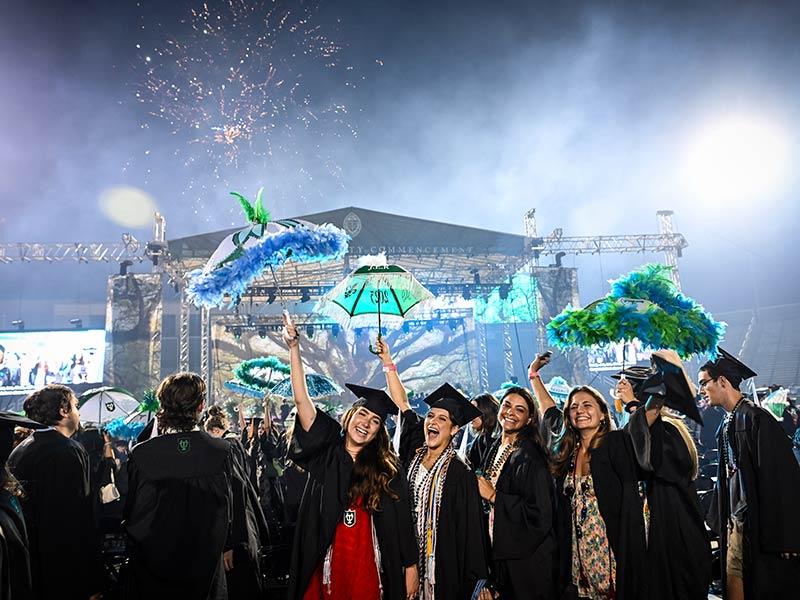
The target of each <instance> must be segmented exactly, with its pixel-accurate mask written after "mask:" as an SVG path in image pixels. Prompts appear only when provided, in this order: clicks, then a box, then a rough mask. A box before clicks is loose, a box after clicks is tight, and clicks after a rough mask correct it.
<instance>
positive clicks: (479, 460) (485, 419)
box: [464, 394, 500, 470]
mask: <svg viewBox="0 0 800 600" xmlns="http://www.w3.org/2000/svg"><path fill="white" fill-rule="evenodd" d="M470 402H471V403H472V404H474V405H475V407H476V408H477V409H478V410H479V411H481V416H480V429H479V430H478V436H477V437H476V438H475V440H473V442H472V446H471V447H470V449H469V454H468V458H469V465H470V467H472V469H473V470H480V469H481V468H482V467H483V463H484V461H485V460H486V455H487V454H488V453H489V450H490V449H491V447H492V445H493V444H494V442H495V438H496V437H497V411H498V410H499V408H500V404H499V403H498V402H497V398H495V397H494V396H492V395H491V394H479V395H478V396H475V397H474V398H472V400H470ZM464 435H466V432H464Z"/></svg>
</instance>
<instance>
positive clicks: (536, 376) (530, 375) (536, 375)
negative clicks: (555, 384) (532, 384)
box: [528, 371, 542, 379]
mask: <svg viewBox="0 0 800 600" xmlns="http://www.w3.org/2000/svg"><path fill="white" fill-rule="evenodd" d="M541 378H542V376H541V375H539V371H534V372H533V373H528V379H541Z"/></svg>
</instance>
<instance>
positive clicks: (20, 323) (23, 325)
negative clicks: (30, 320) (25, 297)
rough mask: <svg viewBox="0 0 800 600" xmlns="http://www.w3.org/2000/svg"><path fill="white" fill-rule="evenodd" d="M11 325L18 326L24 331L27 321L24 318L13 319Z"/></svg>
mask: <svg viewBox="0 0 800 600" xmlns="http://www.w3.org/2000/svg"><path fill="white" fill-rule="evenodd" d="M11 326H12V327H16V328H17V329H19V330H20V331H22V330H23V329H25V321H22V320H18V321H11Z"/></svg>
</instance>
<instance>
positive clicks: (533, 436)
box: [500, 385, 548, 456]
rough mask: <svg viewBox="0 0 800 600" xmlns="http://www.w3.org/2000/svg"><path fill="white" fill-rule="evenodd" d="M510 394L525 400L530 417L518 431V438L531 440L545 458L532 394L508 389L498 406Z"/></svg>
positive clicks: (511, 388)
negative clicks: (527, 422)
mask: <svg viewBox="0 0 800 600" xmlns="http://www.w3.org/2000/svg"><path fill="white" fill-rule="evenodd" d="M511 394H516V395H517V396H520V397H521V398H522V399H523V400H525V404H527V406H528V413H529V414H530V416H531V422H530V423H529V424H528V425H525V427H523V428H522V429H521V430H520V432H519V434H518V437H520V438H525V439H529V440H531V441H532V442H533V443H534V444H535V445H536V446H538V447H539V449H540V450H541V451H542V452H543V453H544V455H545V456H547V454H548V452H547V447H546V446H545V444H544V439H543V438H542V432H541V430H540V426H539V423H540V419H539V408H538V407H537V405H536V401H535V400H534V399H533V394H531V392H530V390H529V389H527V388H524V387H519V386H516V385H515V386H512V387H510V388H506V391H505V393H504V394H503V397H502V398H501V399H500V404H502V403H503V400H505V399H506V398H507V397H508V396H510V395H511Z"/></svg>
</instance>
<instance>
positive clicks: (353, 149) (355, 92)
mask: <svg viewBox="0 0 800 600" xmlns="http://www.w3.org/2000/svg"><path fill="white" fill-rule="evenodd" d="M3 4H4V7H3V10H2V14H3V17H2V21H1V22H0V78H2V82H3V85H2V88H3V91H2V93H0V119H1V120H2V121H0V123H2V128H1V129H0V131H2V134H1V135H0V174H2V176H0V206H2V209H1V210H0V241H3V242H17V241H115V240H118V239H119V238H120V236H121V234H122V233H123V232H125V231H131V232H133V233H134V234H135V235H136V236H137V237H138V238H139V239H142V240H146V239H149V235H150V228H151V226H150V225H149V222H148V224H145V225H133V224H131V223H133V221H130V220H126V219H125V218H124V216H121V215H119V214H115V212H114V211H115V210H118V209H114V208H113V207H114V206H117V207H118V206H119V205H118V204H114V202H115V201H116V202H123V204H124V203H127V205H128V208H130V207H131V202H132V201H131V200H130V198H138V200H136V201H135V202H134V204H135V206H133V208H134V209H136V208H137V207H140V208H141V210H140V211H139V212H144V214H145V215H147V213H148V212H149V211H150V208H151V207H157V208H158V209H159V210H160V211H161V212H162V213H163V214H164V215H165V216H166V218H167V233H168V237H178V236H183V235H190V234H194V233H202V232H206V231H213V230H216V229H223V228H227V227H230V226H233V225H237V224H239V223H241V222H242V217H241V216H240V214H239V212H238V207H237V205H236V203H235V201H233V200H232V199H231V197H230V196H228V192H229V191H230V190H237V191H241V192H243V193H245V194H247V195H251V196H255V193H256V191H257V190H258V188H259V187H261V186H263V187H264V188H265V197H266V198H267V204H268V205H269V206H270V208H271V210H272V213H273V215H274V216H277V217H284V216H297V215H302V214H307V213H313V212H318V211H323V210H330V209H333V208H339V207H343V206H350V205H353V206H360V207H363V208H369V209H374V210H383V211H386V212H392V213H397V214H405V215H408V216H414V217H419V218H425V219H432V220H439V221H446V222H452V223H456V224H463V225H469V226H476V227H482V228H487V229H493V230H497V231H504V232H511V233H522V232H523V215H524V213H525V212H526V211H527V210H528V209H529V208H532V207H535V208H536V209H537V216H538V218H539V233H540V234H545V235H546V234H547V233H549V232H550V231H552V230H553V229H554V228H562V229H563V230H564V235H593V234H596V235H602V234H615V233H645V232H655V231H657V219H656V214H655V213H656V211H657V210H660V209H671V210H674V211H675V225H676V229H677V230H678V231H680V232H681V233H683V234H684V235H685V236H686V237H687V239H688V241H689V244H690V246H689V248H687V249H686V251H685V253H684V256H683V258H682V259H681V262H680V268H681V273H682V277H683V283H684V289H685V291H686V293H688V294H689V295H691V296H692V297H694V298H696V299H698V300H699V301H701V302H703V303H704V304H705V305H706V307H707V308H709V309H710V310H712V311H713V312H722V311H729V310H736V309H746V308H751V307H753V306H754V305H755V304H756V303H757V304H758V305H760V306H767V305H776V304H786V303H793V302H800V284H799V283H798V277H797V271H798V270H797V266H796V264H797V261H798V258H800V252H799V251H798V250H797V243H796V241H795V239H796V237H797V236H796V230H797V225H798V222H800V219H798V215H799V214H800V208H798V191H800V178H798V176H797V170H796V169H795V166H796V165H797V164H798V158H800V143H799V140H798V130H799V129H798V123H800V112H798V111H799V109H798V107H800V78H799V77H798V73H800V35H799V34H800V4H798V3H788V2H787V3H776V2H771V3H755V2H724V3H723V2H702V3H700V2H675V1H669V2H659V3H656V2H645V3H642V2H630V3H624V2H614V3H609V4H608V6H607V7H603V6H602V4H601V3H589V2H557V3H553V2H546V3H545V2H541V3H540V2H522V1H515V2H511V1H509V2H474V1H472V0H460V1H446V2H442V1H439V2H431V1H428V2H409V1H403V2H386V1H383V0H372V1H368V2H363V1H362V2H349V1H348V2H344V1H340V2H325V1H324V0H323V1H322V2H320V3H318V4H317V3H308V2H305V3H304V2H278V3H272V2H263V3H253V2H243V1H239V0H234V1H233V2H232V3H231V4H228V3H213V2H209V3H208V7H209V11H208V14H209V17H210V19H211V20H212V21H211V22H212V23H217V24H218V27H219V28H220V29H219V30H218V31H217V34H216V35H214V36H209V35H206V36H205V37H204V36H203V34H202V32H199V33H198V30H197V29H196V28H195V29H193V25H195V26H197V24H198V21H197V18H196V17H195V19H194V21H193V18H192V12H191V11H192V10H193V9H194V10H196V11H197V10H201V7H202V3H198V2H187V1H184V0H175V1H170V2H158V1H155V0H142V1H141V2H133V1H116V2H108V1H104V2H100V1H89V2H86V1H84V2H80V1H78V2H54V1H53V2H41V1H38V2H19V1H18V2H4V3H3ZM269 9H272V10H273V13H272V15H273V18H272V20H271V21H269V22H268V21H265V20H264V18H263V15H265V14H266V13H267V11H268V10H269ZM287 11H288V14H289V16H288V17H287V20H286V21H285V22H284V26H283V27H281V26H280V25H279V24H277V19H276V18H274V15H277V14H279V13H280V14H285V13H286V12H287ZM304 14H305V15H306V17H307V18H306V19H304V20H303V19H301V16H302V15H304ZM232 15H234V16H235V15H239V17H238V18H239V20H238V21H237V20H236V19H234V18H233V17H232ZM242 15H245V16H242ZM217 16H219V17H220V18H219V19H216V17H217ZM215 19H216V20H215ZM295 19H300V20H301V21H302V23H301V24H300V25H299V26H298V27H297V28H295V29H294V30H290V28H288V24H291V23H292V22H293V20H295ZM201 29H202V27H201ZM253 40H260V42H258V43H261V44H262V46H260V48H261V49H260V50H255V49H251V51H250V53H249V55H248V58H247V60H246V61H245V62H243V63H241V66H240V67H237V69H239V71H238V73H239V74H240V75H241V78H240V79H237V80H236V82H234V83H231V80H230V79H229V78H230V77H231V75H230V73H231V65H232V64H233V63H232V62H231V61H232V56H234V55H235V54H236V53H237V52H239V51H240V50H241V48H242V47H245V46H246V45H247V44H248V41H253ZM267 48H268V49H267ZM228 51H230V54H227V55H226V54H225V52H228ZM304 51H305V52H304ZM237 56H238V55H237ZM270 63H271V64H272V65H273V66H274V67H275V71H274V74H273V75H272V77H273V78H272V79H271V80H270V84H269V85H267V86H262V87H261V88H257V89H256V91H253V90H252V89H249V88H248V90H249V91H248V90H245V92H243V94H244V95H243V96H241V97H240V99H239V100H231V97H228V99H227V102H228V104H227V105H226V107H225V110H224V111H221V110H220V108H219V106H220V105H219V102H218V99H219V98H221V97H222V96H220V95H219V94H220V86H221V85H222V84H223V83H225V82H226V81H228V82H229V83H228V87H227V88H226V90H228V91H227V92H226V93H230V94H233V91H232V90H234V89H238V90H240V91H241V90H242V89H243V88H241V85H240V84H241V82H243V81H244V82H245V83H247V84H250V85H256V86H258V85H259V84H262V83H264V77H263V74H264V73H265V72H267V71H266V69H267V66H268V65H269V64H270ZM259 78H260V79H259ZM279 81H280V82H282V83H281V84H280V85H277V83H278V82H279ZM173 84H174V85H175V86H176V88H180V90H181V91H177V92H170V89H173V90H174V89H176V88H171V87H170V86H171V85H173ZM237 86H238V87H237ZM200 90H202V93H203V94H205V96H204V97H205V98H206V99H205V100H204V101H203V102H194V103H192V102H189V101H187V98H188V97H189V93H188V91H191V92H192V93H200V92H199V91H200ZM137 94H138V96H137ZM242 98H243V99H242ZM162 108H163V109H165V112H160V111H161V109H162ZM237 119H238V121H237ZM729 122H737V123H741V122H745V123H751V124H752V123H756V124H759V126H761V125H764V124H766V125H765V126H766V127H767V129H768V130H769V132H771V134H773V138H777V139H778V142H777V143H778V144H779V146H780V152H778V151H776V152H777V154H774V153H772V152H771V151H769V148H768V149H767V150H765V151H761V150H760V149H758V148H760V146H758V144H757V143H756V142H757V141H758V139H756V141H754V142H753V144H752V145H751V149H756V150H757V151H755V152H751V154H749V155H746V156H745V159H744V161H745V163H746V164H745V166H744V167H743V166H742V163H741V162H740V163H736V165H735V166H734V167H731V166H730V163H728V164H727V166H724V168H723V172H722V174H721V175H720V174H718V177H717V179H716V180H715V181H714V182H712V183H709V182H707V181H705V182H704V184H703V185H704V187H703V186H701V185H700V184H698V183H697V181H696V178H697V177H698V176H697V167H698V166H699V165H702V164H703V163H702V161H701V160H700V159H697V160H694V159H691V160H689V158H690V157H694V156H695V155H694V154H692V152H693V150H692V148H696V147H697V143H696V140H697V139H698V137H699V136H701V134H702V133H703V132H707V131H709V128H710V127H711V128H712V129H711V131H716V130H714V129H713V127H714V126H716V125H715V124H719V123H729ZM242 124H243V125H242ZM226 127H227V128H230V127H233V128H232V129H226ZM229 135H230V136H232V138H231V139H232V140H233V142H234V143H228V141H226V136H229ZM742 135H745V134H742ZM215 136H216V139H215ZM762 137H763V136H762ZM767 137H769V136H767ZM773 138H770V139H773ZM754 139H755V138H754ZM693 140H694V141H695V145H694V146H693V145H692V144H693ZM735 141H736V140H735ZM738 141H741V140H738ZM773 141H774V139H773ZM745 146H747V145H745ZM715 148H720V146H719V145H718V146H715ZM746 149H747V148H745V150H746ZM724 151H725V146H724V142H723V146H722V151H718V152H717V153H718V154H720V153H724ZM713 153H714V151H712V154H713ZM707 154H708V151H706V156H707ZM777 163H781V164H784V163H785V165H788V166H785V168H784V169H783V170H782V171H780V169H778V167H777V166H776V165H777ZM693 168H694V170H693V171H692V169H693ZM724 169H728V171H725V170H724ZM689 171H691V172H692V173H694V176H695V180H692V181H694V183H693V184H689V183H687V181H688V179H687V177H688V176H687V175H686V173H687V172H689ZM750 171H752V173H750ZM773 171H780V172H779V173H773ZM743 174H745V175H747V176H748V177H749V179H748V178H744V179H742V177H743V176H744V175H743ZM759 178H760V179H759ZM770 178H771V179H770ZM752 180H755V181H756V183H759V182H761V183H763V185H756V184H753V189H752V190H751V189H750V188H749V187H748V185H749V184H750V183H751V181H752ZM765 181H766V182H767V183H764V182H765ZM770 182H772V183H771V184H770ZM121 186H127V187H130V188H135V190H134V191H133V192H131V191H128V192H127V193H128V194H129V195H128V196H120V194H122V192H120V191H119V188H120V187H121ZM130 194H134V195H130ZM120 198H123V199H122V200H120ZM124 198H128V199H127V200H125V199H124ZM148 203H150V204H148ZM104 206H105V207H106V208H105V209H104V208H103V207H104ZM109 206H111V207H112V208H110V209H109V208H108V207H109ZM134 212H136V211H135V210H134ZM136 217H137V215H135V214H134V216H133V217H128V219H130V218H133V219H134V221H135V220H136ZM145 221H147V219H145ZM140 222H141V220H140ZM123 223H126V224H123ZM655 258H660V257H656V256H652V255H651V256H644V257H643V256H603V257H602V258H599V257H597V256H594V257H584V258H580V259H573V258H571V257H569V258H567V259H565V264H567V265H569V266H572V265H576V266H578V267H579V268H580V269H581V270H580V283H581V295H582V298H583V300H584V301H587V302H588V301H590V300H591V299H593V298H594V297H597V296H600V295H602V294H603V293H605V292H606V291H607V284H605V283H604V281H605V280H607V279H609V278H612V277H615V276H617V275H619V274H620V273H622V272H625V271H627V270H629V269H630V268H633V267H635V266H637V265H639V264H641V263H643V262H645V261H646V260H653V259H655ZM101 271H102V272H101ZM114 271H115V268H114V267H113V266H110V267H101V268H99V269H98V268H94V269H92V267H87V266H83V265H62V266H53V265H39V266H33V267H29V266H28V267H25V268H24V269H23V268H20V267H17V266H5V265H0V272H2V273H3V280H4V285H3V286H2V289H1V290H0V298H2V299H3V301H4V302H6V304H8V303H9V302H13V303H17V304H16V305H15V306H17V305H18V308H15V309H13V311H12V312H14V311H22V312H24V309H23V308H20V307H23V306H24V305H25V304H26V303H29V302H31V301H33V300H37V299H39V298H59V299H62V300H64V299H68V300H69V299H81V300H83V301H88V300H92V301H98V302H103V298H104V290H105V281H104V279H105V274H106V273H111V272H114ZM90 274H91V275H90ZM8 312H9V309H7V308H6V309H5V310H4V314H5V313H8ZM9 318H17V317H16V316H12V317H9Z"/></svg>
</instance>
